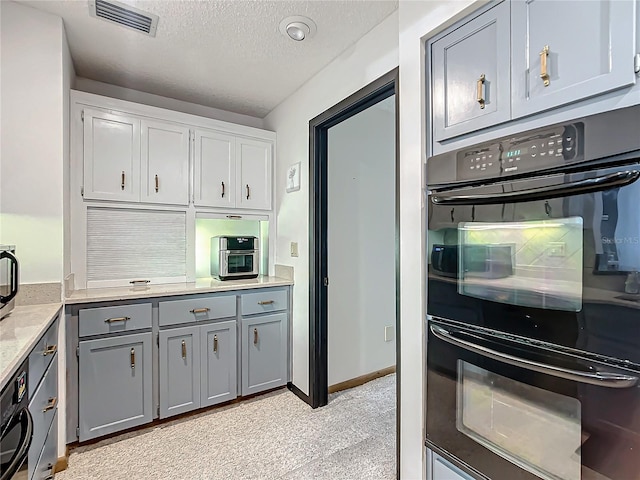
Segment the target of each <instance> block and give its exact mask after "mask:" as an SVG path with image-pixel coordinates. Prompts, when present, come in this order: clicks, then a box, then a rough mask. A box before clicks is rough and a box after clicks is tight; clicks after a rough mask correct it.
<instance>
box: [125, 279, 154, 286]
mask: <svg viewBox="0 0 640 480" xmlns="http://www.w3.org/2000/svg"><path fill="white" fill-rule="evenodd" d="M129 283H130V284H131V285H137V284H140V285H146V284H148V283H151V280H131V281H130V282H129Z"/></svg>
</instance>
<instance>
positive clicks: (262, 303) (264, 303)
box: [258, 300, 275, 305]
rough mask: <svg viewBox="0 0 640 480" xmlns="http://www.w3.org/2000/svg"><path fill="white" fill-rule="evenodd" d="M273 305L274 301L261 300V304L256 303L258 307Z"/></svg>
mask: <svg viewBox="0 0 640 480" xmlns="http://www.w3.org/2000/svg"><path fill="white" fill-rule="evenodd" d="M273 303H275V301H274V300H263V301H261V302H258V305H271V304H273Z"/></svg>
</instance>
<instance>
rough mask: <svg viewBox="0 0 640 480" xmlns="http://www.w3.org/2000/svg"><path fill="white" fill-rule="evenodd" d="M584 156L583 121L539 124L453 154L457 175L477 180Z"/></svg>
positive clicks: (512, 173) (542, 167)
mask: <svg viewBox="0 0 640 480" xmlns="http://www.w3.org/2000/svg"><path fill="white" fill-rule="evenodd" d="M583 158H584V124H583V123H582V122H575V123H570V124H566V125H556V126H554V127H549V128H542V129H539V130H534V131H532V132H528V134H525V135H521V136H514V137H505V138H502V139H498V140H494V141H492V142H488V143H485V144H480V145H476V146H474V147H471V148H469V149H462V150H459V151H458V152H457V154H456V161H457V175H456V177H457V179H458V180H480V179H484V178H498V177H502V176H509V175H516V174H519V173H523V172H528V171H532V170H542V169H547V168H552V167H556V166H562V165H567V164H570V163H575V162H579V161H581V160H583Z"/></svg>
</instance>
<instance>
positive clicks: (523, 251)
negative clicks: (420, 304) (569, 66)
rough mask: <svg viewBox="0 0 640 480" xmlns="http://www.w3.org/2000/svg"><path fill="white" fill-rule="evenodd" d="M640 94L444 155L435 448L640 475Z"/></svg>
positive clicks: (454, 454)
mask: <svg viewBox="0 0 640 480" xmlns="http://www.w3.org/2000/svg"><path fill="white" fill-rule="evenodd" d="M639 179H640V106H635V107H629V108H625V109H619V110H615V111H611V112H607V113H603V114H599V115H594V116H590V117H584V118H580V119H576V120H574V121H571V122H566V123H563V124H558V125H552V126H548V127H544V128H539V129H536V130H533V131H528V132H523V133H521V134H518V135H512V136H509V137H505V138H500V139H497V140H495V141H491V142H486V143H483V144H480V145H475V146H473V147H469V148H464V149H461V150H458V151H453V152H449V153H446V154H442V155H438V156H435V157H432V158H430V159H429V160H428V162H427V180H428V186H427V188H428V229H429V231H428V237H427V238H428V241H427V243H428V255H427V256H428V280H427V287H428V291H427V313H428V318H427V322H428V323H427V332H428V337H427V387H426V388H427V414H426V422H427V424H426V433H427V435H426V436H427V438H426V446H427V447H428V448H430V449H432V450H433V451H435V452H436V453H439V454H440V455H442V456H445V457H446V458H448V459H449V460H451V461H452V462H453V463H455V464H456V465H457V466H459V467H460V468H461V469H463V470H465V471H466V472H467V473H469V474H470V475H471V476H473V477H476V478H479V479H484V478H489V479H492V480H502V479H504V480H534V479H540V478H542V479H546V480H640V274H639V273H638V272H640V180H639Z"/></svg>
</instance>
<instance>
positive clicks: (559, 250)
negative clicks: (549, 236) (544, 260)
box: [547, 242, 567, 257]
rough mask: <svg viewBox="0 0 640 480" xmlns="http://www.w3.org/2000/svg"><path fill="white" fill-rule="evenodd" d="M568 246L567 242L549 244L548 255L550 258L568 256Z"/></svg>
mask: <svg viewBox="0 0 640 480" xmlns="http://www.w3.org/2000/svg"><path fill="white" fill-rule="evenodd" d="M566 249H567V244H566V243H565V242H549V243H548V244H547V255H548V256H550V257H564V256H566Z"/></svg>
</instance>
